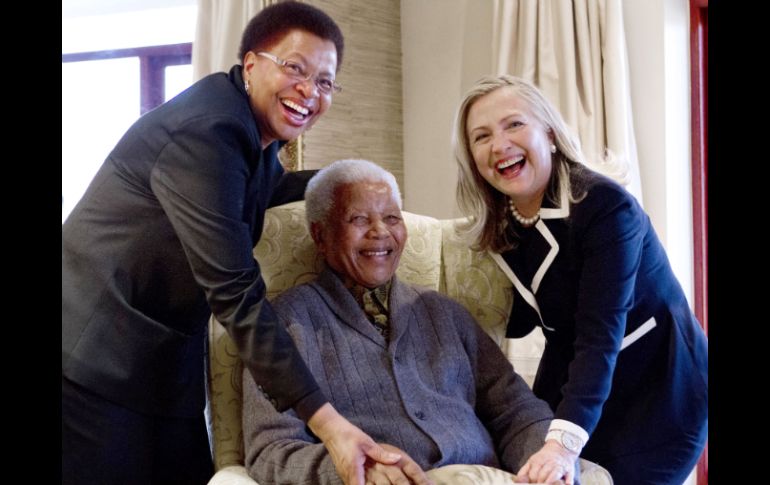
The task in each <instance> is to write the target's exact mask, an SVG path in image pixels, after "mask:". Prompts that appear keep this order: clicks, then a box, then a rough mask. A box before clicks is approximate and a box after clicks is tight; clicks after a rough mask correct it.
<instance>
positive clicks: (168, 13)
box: [61, 0, 197, 222]
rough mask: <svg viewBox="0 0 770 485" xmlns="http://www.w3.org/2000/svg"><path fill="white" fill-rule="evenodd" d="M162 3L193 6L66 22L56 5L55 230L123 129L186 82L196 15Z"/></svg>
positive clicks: (191, 7)
mask: <svg viewBox="0 0 770 485" xmlns="http://www.w3.org/2000/svg"><path fill="white" fill-rule="evenodd" d="M75 3H77V4H79V5H82V4H88V2H75ZM131 3H133V2H126V1H124V2H122V3H118V5H122V6H123V7H124V8H126V5H127V4H131ZM158 3H162V2H158ZM167 3H177V4H179V3H187V4H190V3H192V4H193V5H181V6H175V7H170V8H152V9H146V10H129V11H123V12H108V13H104V12H100V14H99V15H73V16H65V13H66V12H67V8H66V5H67V1H66V0H65V1H64V2H63V3H62V13H63V16H62V194H61V197H62V222H64V220H65V219H66V218H67V216H68V215H69V213H70V212H71V211H72V208H73V207H74V206H75V204H76V203H77V202H78V200H80V197H81V196H82V195H83V193H84V192H85V190H86V188H87V187H88V184H89V183H90V181H91V179H92V178H93V176H94V174H95V173H96V171H97V170H98V169H99V167H100V166H101V164H102V162H103V161H104V159H105V158H106V156H107V155H108V154H109V152H110V151H111V150H112V148H113V147H114V146H115V144H116V143H117V142H118V140H119V139H120V137H121V136H122V135H123V134H124V133H125V131H126V130H127V129H128V127H129V126H131V124H132V123H133V122H134V121H136V119H137V118H138V117H139V116H140V115H142V114H144V113H146V112H147V111H149V110H150V109H152V108H154V107H155V106H158V105H159V104H161V103H163V102H164V101H166V100H168V99H171V98H172V97H174V96H175V95H176V94H178V93H179V92H181V91H182V90H184V89H185V88H186V87H188V86H189V85H190V84H191V82H192V65H191V52H192V40H193V37H194V34H195V21H196V14H197V7H196V6H195V5H194V0H193V1H190V0H177V1H175V2H169V1H168V0H167ZM97 4H98V2H96V3H95V5H97ZM97 7H98V5H97ZM97 7H94V9H95V8H97ZM101 8H104V7H103V6H102V7H101ZM76 13H77V12H76Z"/></svg>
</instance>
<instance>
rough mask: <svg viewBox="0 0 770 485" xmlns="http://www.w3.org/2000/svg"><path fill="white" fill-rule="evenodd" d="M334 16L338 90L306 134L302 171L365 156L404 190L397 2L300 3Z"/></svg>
mask: <svg viewBox="0 0 770 485" xmlns="http://www.w3.org/2000/svg"><path fill="white" fill-rule="evenodd" d="M304 2H305V3H309V4H311V5H315V6H317V7H319V8H321V9H323V10H324V11H325V12H327V13H328V14H329V15H331V16H332V18H334V20H335V21H337V23H338V24H339V26H340V28H341V29H342V33H343V35H344V36H345V54H344V58H343V61H342V69H341V70H340V72H339V74H338V76H337V80H338V81H339V82H340V84H342V92H340V93H336V94H335V95H334V100H333V103H332V107H331V108H330V109H329V111H328V112H327V113H326V115H324V117H322V118H321V119H320V120H319V121H318V123H317V124H316V125H315V126H314V127H313V128H312V129H311V130H310V131H309V132H307V133H306V134H305V136H304V150H303V154H304V160H303V162H304V167H305V168H306V169H311V168H321V167H324V166H326V165H328V164H330V163H331V162H333V161H335V160H339V159H342V158H364V159H368V160H371V161H373V162H375V163H377V164H378V165H381V166H382V167H384V168H386V169H387V170H389V171H391V172H392V173H393V174H394V175H395V176H396V179H397V180H398V183H399V186H400V187H401V188H402V191H403V187H404V180H403V172H404V170H403V136H402V130H403V128H402V126H403V121H402V113H401V2H400V0H304Z"/></svg>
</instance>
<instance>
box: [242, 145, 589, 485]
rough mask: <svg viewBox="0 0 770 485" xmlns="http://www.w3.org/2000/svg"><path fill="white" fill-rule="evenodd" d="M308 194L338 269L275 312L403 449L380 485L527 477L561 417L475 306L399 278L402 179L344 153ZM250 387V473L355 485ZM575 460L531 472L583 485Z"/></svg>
mask: <svg viewBox="0 0 770 485" xmlns="http://www.w3.org/2000/svg"><path fill="white" fill-rule="evenodd" d="M305 200H306V211H307V219H308V223H309V227H310V232H311V234H312V237H313V240H314V241H315V244H316V247H317V248H318V251H319V252H320V253H321V254H322V255H323V257H324V259H325V262H326V266H327V268H325V270H324V271H323V272H322V273H321V274H320V275H319V276H318V278H317V279H316V280H314V281H312V282H310V283H306V284H303V285H300V286H297V287H295V288H292V289H290V290H288V291H286V292H284V293H283V294H282V295H280V296H279V297H278V298H276V300H275V301H274V303H273V308H274V310H275V313H276V314H277V315H278V318H279V319H280V320H281V321H282V322H283V323H284V324H285V325H286V326H287V328H288V330H289V332H290V334H291V337H292V338H293V339H294V341H295V342H296V344H297V347H298V348H299V350H300V353H301V354H302V356H303V358H304V359H305V361H306V362H307V364H308V366H309V368H310V370H311V372H312V373H313V375H314V376H315V378H316V380H317V381H318V384H319V385H320V386H321V389H322V390H323V392H324V395H325V396H327V397H328V398H329V400H330V402H331V403H332V405H334V407H335V408H336V409H337V410H339V412H340V413H341V414H343V415H344V416H345V417H347V418H348V419H349V420H350V421H351V422H352V423H354V424H355V425H357V426H359V427H360V428H361V429H362V430H364V431H365V432H366V433H368V434H369V435H370V436H372V438H373V439H374V440H375V441H377V442H380V443H383V444H384V445H385V446H386V447H387V448H388V449H389V450H390V451H396V452H399V453H401V455H402V460H401V462H399V463H398V464H396V465H391V466H384V465H382V464H372V465H371V466H369V467H367V468H366V474H367V476H366V481H367V483H377V484H379V483H396V482H397V481H399V480H405V477H404V475H403V474H402V467H404V466H415V463H416V465H419V467H421V468H422V469H423V470H430V469H433V468H435V467H439V466H442V465H449V464H481V465H488V466H491V467H494V468H498V469H502V470H506V471H508V472H512V473H515V472H518V471H519V470H520V469H521V468H522V466H524V464H525V463H526V462H527V460H528V458H529V457H530V456H531V455H532V454H534V453H535V452H537V451H538V450H540V449H541V447H542V446H543V443H544V438H545V436H546V433H547V431H548V425H549V424H550V422H551V419H552V418H553V414H552V412H551V410H550V409H549V407H548V405H547V404H546V403H545V402H544V401H541V400H540V399H538V398H536V397H535V395H534V394H533V393H532V391H531V390H530V389H529V387H528V386H527V384H526V383H525V382H524V380H523V379H522V378H521V377H520V376H519V375H517V374H516V373H515V372H514V370H513V367H512V366H511V364H510V363H509V362H508V360H507V359H506V358H505V356H504V355H503V353H502V352H501V350H500V349H499V348H498V347H497V345H496V344H495V343H494V342H493V341H492V340H491V339H490V338H489V337H488V336H487V335H486V333H484V331H483V329H481V327H479V326H478V325H477V324H476V322H475V321H474V320H473V317H471V316H470V314H469V313H468V312H467V311H466V310H465V308H464V307H463V306H462V305H460V304H459V303H457V302H455V301H454V300H451V299H450V298H448V297H446V296H444V295H442V294H440V293H437V292H435V291H432V290H427V289H423V288H419V287H413V286H410V285H408V284H406V283H404V282H402V281H399V279H398V278H397V277H396V275H395V273H396V268H397V267H398V262H399V258H400V256H401V252H402V250H403V249H404V244H405V242H406V238H407V234H406V227H405V225H404V222H403V220H402V218H401V210H400V208H401V196H400V193H399V190H398V185H397V184H396V180H395V178H394V177H393V175H392V174H390V173H389V172H387V171H385V170H384V169H382V168H380V167H379V166H377V165H375V164H374V163H371V162H367V161H363V160H343V161H338V162H335V163H333V164H331V165H329V166H328V167H326V168H324V169H322V170H321V171H320V172H319V173H318V174H317V175H316V176H315V177H314V178H313V179H311V181H310V183H309V184H308V187H307V191H306V192H305ZM243 388H244V409H243V432H244V442H245V447H246V467H247V469H248V470H249V474H250V475H251V476H252V477H253V478H254V479H255V480H257V481H258V482H259V483H260V485H268V484H273V483H281V484H287V483H322V484H326V483H329V484H331V483H342V480H341V479H340V477H339V476H338V475H337V473H336V471H335V468H334V465H333V463H332V460H331V459H330V457H329V455H328V453H327V450H326V448H324V446H323V444H322V443H321V442H320V441H319V440H318V439H317V438H316V437H315V436H313V435H312V434H311V433H310V431H309V430H308V428H307V427H306V426H305V424H304V423H303V422H302V420H301V419H299V418H298V417H297V416H296V415H295V414H294V411H287V412H284V413H279V412H277V411H276V410H275V408H274V407H273V406H272V405H271V404H270V401H269V396H266V395H264V394H263V393H262V392H261V391H260V390H258V389H257V387H256V386H255V384H254V381H253V380H252V379H251V378H249V377H248V376H246V377H245V378H244V379H243ZM575 459H576V457H575V456H570V455H569V454H558V453H556V454H554V455H553V456H552V457H550V458H549V459H544V460H542V461H541V463H537V464H530V466H528V469H529V473H528V474H527V476H526V477H519V479H520V480H521V481H526V480H528V479H529V478H532V481H535V480H539V481H545V480H546V479H548V480H555V479H557V478H561V477H562V476H565V475H566V478H567V481H568V483H569V482H571V481H572V477H573V476H574V470H575V464H576V463H575ZM541 465H542V466H541ZM508 481H510V479H508ZM398 483H407V482H406V481H403V482H401V481H399V482H398Z"/></svg>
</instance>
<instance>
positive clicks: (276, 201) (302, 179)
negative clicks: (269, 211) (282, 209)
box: [267, 170, 318, 207]
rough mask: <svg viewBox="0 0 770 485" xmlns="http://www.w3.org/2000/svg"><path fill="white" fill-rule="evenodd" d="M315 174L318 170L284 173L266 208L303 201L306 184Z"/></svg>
mask: <svg viewBox="0 0 770 485" xmlns="http://www.w3.org/2000/svg"><path fill="white" fill-rule="evenodd" d="M317 173H318V170H300V171H298V172H286V173H284V174H283V176H281V180H280V181H279V182H278V185H276V187H275V189H274V190H273V197H272V198H271V199H270V203H269V204H268V205H267V206H268V207H275V206H277V205H282V204H288V203H289V202H295V201H298V200H302V199H304V198H305V188H306V187H307V183H308V182H309V181H310V178H311V177H313V175H315V174H317Z"/></svg>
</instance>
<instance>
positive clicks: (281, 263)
mask: <svg viewBox="0 0 770 485" xmlns="http://www.w3.org/2000/svg"><path fill="white" fill-rule="evenodd" d="M403 216H404V222H405V224H406V227H407V232H408V238H407V243H406V247H405V248H404V252H403V254H402V256H401V261H400V264H399V268H398V271H397V274H398V276H399V278H401V279H403V280H405V281H408V282H409V283H412V284H415V285H420V286H424V287H428V288H431V289H434V290H437V291H441V292H442V293H445V294H447V295H449V296H450V297H452V298H454V299H456V300H458V301H460V302H461V303H462V304H463V305H464V306H465V307H466V308H467V309H468V310H469V311H470V312H471V314H472V315H473V316H474V317H475V318H476V319H477V321H478V322H479V324H480V325H481V326H482V327H483V328H484V330H485V331H486V332H487V333H488V334H489V335H490V336H491V337H492V338H493V339H494V340H495V341H496V342H497V343H498V344H499V345H500V347H501V348H502V349H503V351H504V352H505V353H506V355H507V356H508V358H509V360H511V362H512V363H513V365H514V368H515V369H516V370H517V372H519V374H521V375H522V377H524V379H525V380H526V381H527V382H528V383H529V384H530V386H531V385H532V380H533V379H534V375H535V371H536V369H537V364H538V362H539V359H540V354H541V353H542V349H543V343H544V340H543V336H542V333H540V332H539V331H535V332H532V334H530V335H529V336H527V337H526V338H523V339H517V340H516V341H514V340H512V339H506V338H505V325H506V323H507V321H508V314H509V313H510V310H511V305H512V303H513V301H512V300H513V297H512V295H513V293H512V291H511V283H510V282H509V281H508V279H507V278H506V277H505V275H504V274H503V272H502V271H501V270H500V269H499V268H498V267H497V265H496V264H495V262H494V261H493V260H492V258H491V257H489V256H488V255H486V254H481V253H478V252H475V251H472V250H471V249H470V248H469V247H468V245H467V244H463V243H462V242H461V241H460V240H459V238H458V237H457V234H456V231H455V229H456V227H457V226H458V224H462V223H463V221H464V220H463V219H452V220H443V221H440V220H438V219H434V218H432V217H428V216H422V215H418V214H412V213H409V212H404V213H403ZM254 256H255V258H256V259H257V261H259V264H260V267H261V269H262V277H263V278H264V280H265V284H266V285H267V289H268V290H267V296H268V299H272V298H274V297H275V296H276V295H278V294H280V293H281V292H283V291H284V290H287V289H289V288H291V287H293V286H296V285H298V284H301V283H304V282H307V281H310V280H312V279H313V278H314V277H315V276H316V275H317V274H318V273H319V272H320V271H321V269H322V266H323V260H322V257H321V256H320V255H318V254H317V253H316V251H315V245H314V244H313V240H312V238H311V237H310V234H309V232H308V230H307V223H306V221H305V203H304V201H300V202H293V203H291V204H286V205H283V206H279V207H274V208H272V209H270V210H268V211H267V213H266V215H265V225H264V229H263V232H262V238H261V240H260V242H259V244H258V245H257V246H256V247H255V248H254ZM242 372H243V364H242V363H241V361H240V359H239V358H238V352H237V350H236V348H235V344H234V343H233V342H232V340H231V339H230V337H229V336H228V334H227V332H226V331H225V329H224V327H222V325H221V324H219V322H217V321H216V320H214V319H213V318H212V319H211V320H210V322H209V376H208V380H209V382H208V392H209V408H208V409H207V416H208V421H209V428H210V430H211V433H212V436H213V438H212V449H213V453H214V466H215V469H216V470H217V473H216V475H215V476H214V477H213V478H212V480H211V481H210V482H209V483H210V484H220V485H225V484H233V485H235V484H251V485H254V484H255V483H256V482H254V481H253V480H252V479H251V478H249V477H248V474H247V473H246V470H245V468H243V460H244V449H243V432H242V430H241V410H242V403H241V400H242V393H243V392H242V388H241V374H242ZM586 464H587V465H592V464H590V463H589V462H585V463H584V464H583V465H584V468H585V465H586ZM593 466H594V467H596V465H593ZM452 467H453V468H451V469H448V470H443V468H449V467H442V469H437V470H436V471H434V472H432V473H435V474H436V475H435V479H436V483H437V484H438V483H439V482H440V483H487V482H485V481H483V480H482V478H483V477H492V478H491V479H492V480H493V481H490V482H488V483H497V482H495V481H494V480H497V479H499V477H500V476H499V475H496V474H494V473H492V474H491V475H490V473H491V472H490V471H489V470H491V469H487V468H486V467H477V466H475V465H474V466H466V465H463V466H462V467H459V468H458V467H457V466H455V465H453V466H452ZM589 468H590V466H589ZM591 469H592V470H593V468H591ZM598 469H599V471H600V472H601V471H604V469H602V468H601V467H598ZM442 470H443V471H442ZM604 474H606V471H604ZM583 475H585V470H584V473H583ZM599 475H601V473H599ZM468 476H471V477H473V476H475V477H476V478H475V479H474V480H482V481H467V480H468V478H467V477H468ZM452 477H454V478H452ZM462 477H466V478H462ZM495 477H497V478H495ZM447 480H449V481H447ZM453 480H459V481H453ZM462 480H466V481H462ZM508 483H510V482H508ZM582 483H584V484H587V485H590V484H592V483H595V484H611V483H612V480H611V479H610V478H609V474H606V480H599V481H586V480H585V476H584V477H583V479H582Z"/></svg>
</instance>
